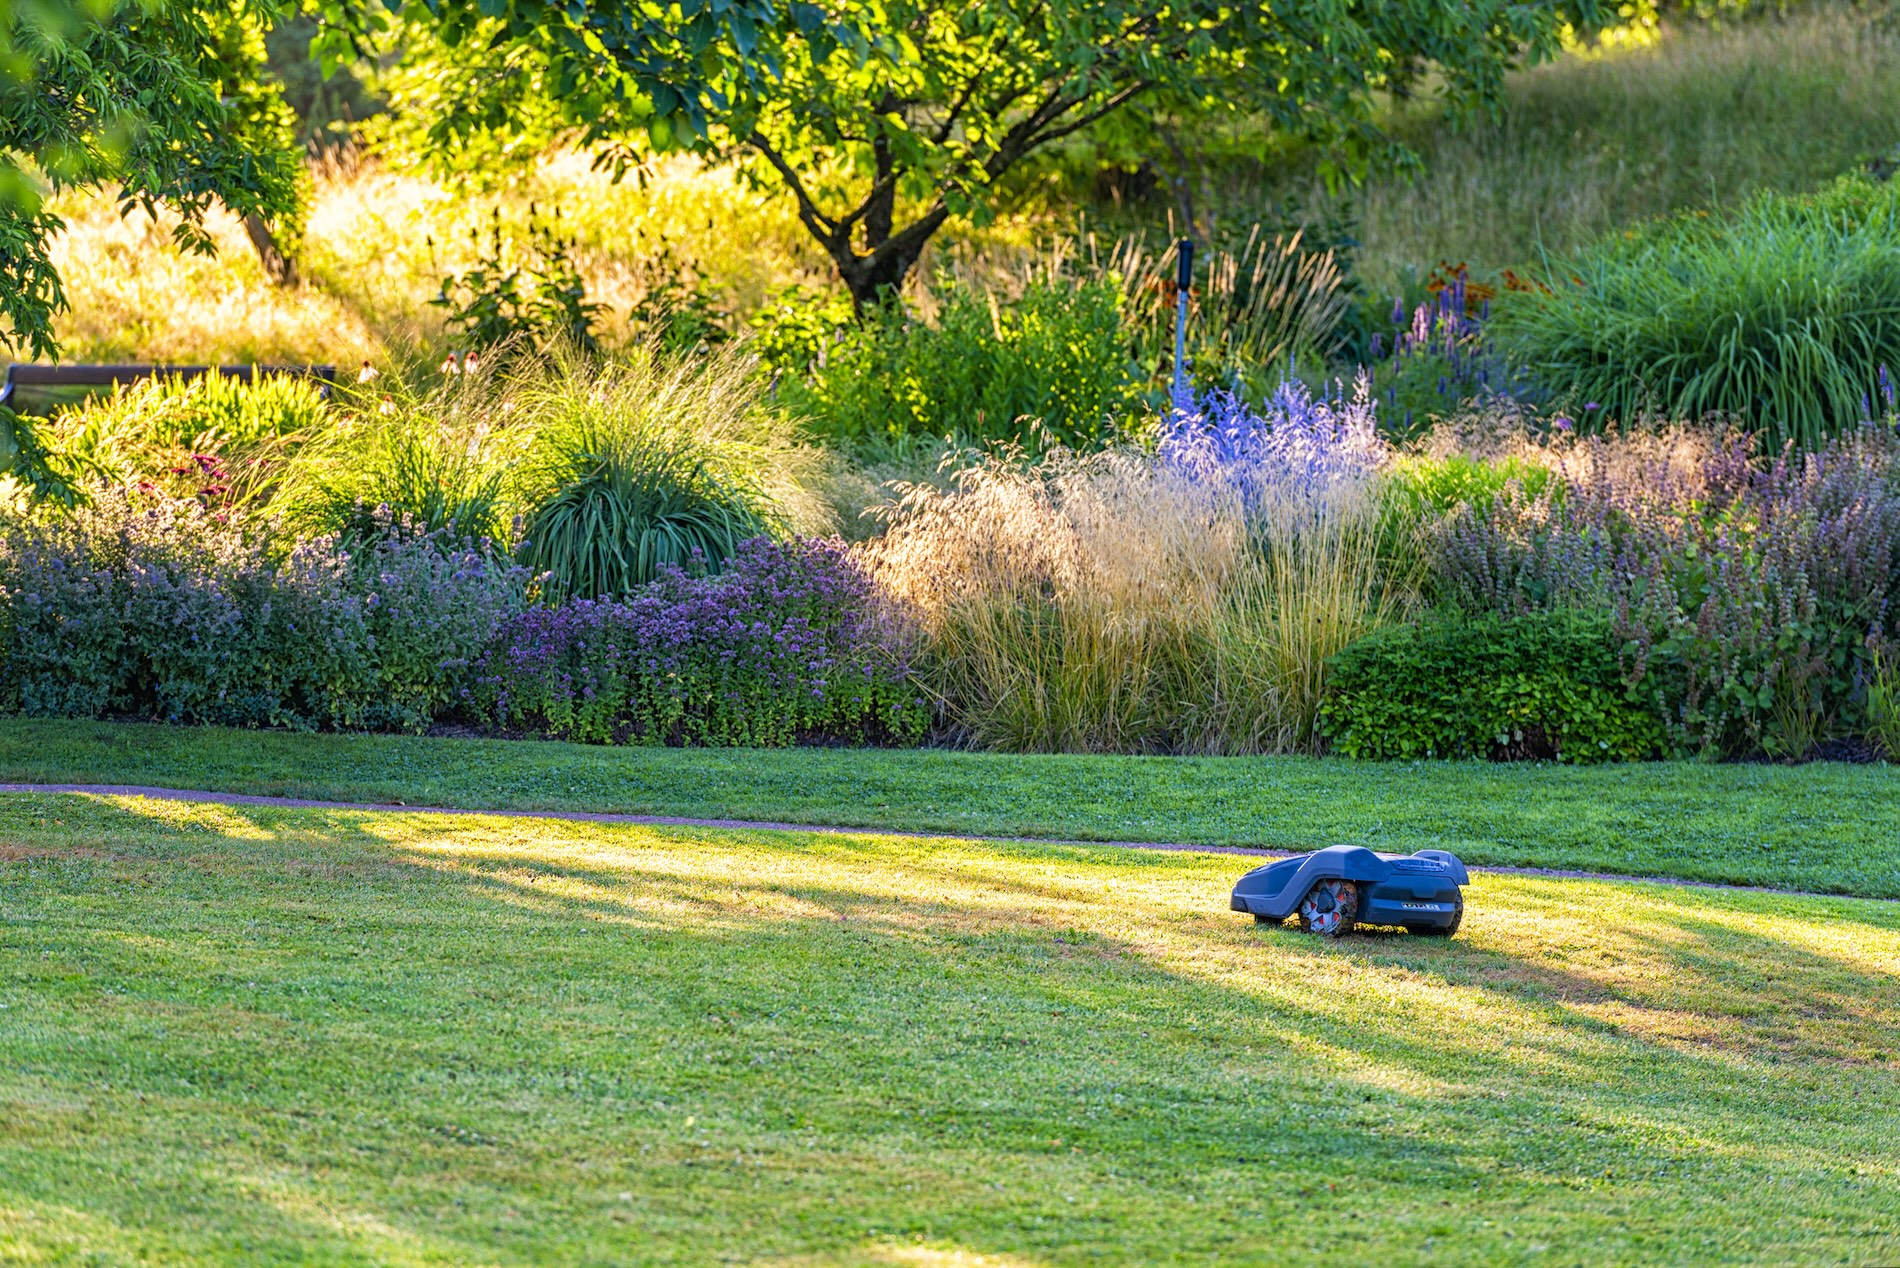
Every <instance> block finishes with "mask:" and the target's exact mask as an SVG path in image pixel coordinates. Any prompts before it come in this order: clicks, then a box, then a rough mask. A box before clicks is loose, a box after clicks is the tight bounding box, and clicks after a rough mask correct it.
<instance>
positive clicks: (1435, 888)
mask: <svg viewBox="0 0 1900 1268" xmlns="http://www.w3.org/2000/svg"><path fill="white" fill-rule="evenodd" d="M1470 883H1471V878H1470V877H1469V876H1467V875H1466V874H1465V865H1464V864H1463V863H1460V862H1459V861H1458V856H1457V855H1455V854H1449V853H1447V852H1446V851H1444V850H1420V851H1419V852H1418V853H1417V854H1375V853H1374V852H1373V851H1371V850H1368V849H1366V848H1365V847H1364V846H1359V845H1335V846H1330V847H1328V848H1327V849H1324V850H1315V851H1313V853H1311V854H1296V855H1294V856H1293V857H1292V858H1286V859H1276V860H1274V861H1273V862H1271V863H1268V864H1265V865H1264V866H1261V867H1256V868H1255V869H1254V870H1253V871H1251V872H1248V873H1247V874H1246V875H1245V876H1243V877H1241V878H1240V881H1239V883H1237V884H1236V885H1235V886H1234V899H1233V903H1232V906H1233V909H1234V910H1235V911H1244V912H1247V913H1248V914H1250V915H1251V916H1253V918H1254V919H1255V920H1256V921H1258V922H1260V923H1261V924H1266V923H1267V922H1269V921H1273V922H1278V921H1282V920H1285V919H1286V918H1287V917H1288V916H1291V915H1293V914H1295V913H1296V912H1297V913H1298V914H1299V917H1300V928H1301V929H1303V930H1305V931H1306V932H1307V933H1317V934H1322V935H1324V936H1326V937H1329V938H1337V937H1339V936H1340V935H1341V934H1346V933H1351V932H1352V931H1353V928H1354V926H1356V925H1399V926H1402V927H1403V928H1405V929H1407V930H1409V931H1410V932H1412V933H1428V934H1437V935H1439V936H1441V937H1450V936H1451V935H1452V934H1454V933H1457V932H1458V924H1459V922H1460V921H1461V920H1463V919H1464V915H1465V895H1464V886H1466V885H1468V884H1470Z"/></svg>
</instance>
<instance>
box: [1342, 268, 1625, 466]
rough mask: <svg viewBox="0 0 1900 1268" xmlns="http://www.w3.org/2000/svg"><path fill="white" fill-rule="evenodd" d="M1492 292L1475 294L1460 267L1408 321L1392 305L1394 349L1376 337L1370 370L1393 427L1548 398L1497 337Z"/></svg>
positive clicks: (1397, 304)
mask: <svg viewBox="0 0 1900 1268" xmlns="http://www.w3.org/2000/svg"><path fill="white" fill-rule="evenodd" d="M1490 292H1491V288H1489V287H1479V288H1477V289H1476V290H1475V292H1474V290H1473V288H1472V286H1471V282H1470V279H1469V277H1468V275H1467V274H1466V273H1465V271H1464V269H1463V268H1462V267H1460V268H1458V269H1455V270H1452V271H1450V273H1449V276H1448V277H1447V279H1446V281H1445V282H1444V284H1443V285H1442V286H1440V287H1439V289H1438V290H1436V291H1435V292H1434V293H1433V294H1432V296H1431V298H1429V299H1428V300H1426V301H1425V302H1424V303H1421V304H1419V305H1417V306H1416V307H1415V308H1413V309H1412V311H1411V313H1410V314H1409V315H1408V314H1407V313H1406V309H1405V302H1404V301H1403V300H1402V299H1396V298H1395V299H1394V300H1393V301H1392V331H1391V335H1390V342H1389V344H1388V340H1387V336H1386V335H1385V334H1383V333H1378V332H1375V333H1374V334H1373V336H1372V338H1371V340H1370V342H1369V344H1368V346H1367V353H1368V355H1369V359H1370V360H1369V364H1368V366H1367V367H1366V370H1365V374H1366V375H1367V377H1368V379H1369V380H1370V382H1371V385H1372V387H1371V390H1372V395H1373V397H1374V398H1375V399H1377V400H1378V401H1379V402H1380V403H1381V404H1382V405H1383V406H1384V407H1385V409H1386V416H1387V420H1388V421H1387V426H1388V427H1390V426H1394V425H1396V426H1397V427H1398V428H1399V430H1401V431H1402V432H1404V433H1410V432H1411V431H1412V429H1413V426H1414V424H1415V422H1417V421H1419V420H1420V418H1421V411H1422V415H1423V416H1430V415H1433V414H1439V415H1443V414H1448V413H1450V412H1451V411H1453V410H1454V409H1456V408H1457V407H1458V406H1460V405H1462V404H1464V403H1465V402H1467V401H1470V400H1472V399H1474V398H1481V397H1492V396H1505V397H1510V398H1512V399H1515V400H1519V401H1526V402H1537V401H1541V400H1542V399H1543V398H1544V397H1545V396H1546V393H1545V391H1544V390H1543V388H1542V387H1541V386H1540V385H1539V384H1537V382H1536V381H1535V380H1534V379H1533V378H1531V377H1530V376H1529V375H1528V374H1527V373H1526V372H1525V371H1524V369H1523V368H1522V367H1520V366H1518V365H1515V364H1514V363H1513V362H1512V361H1511V360H1510V359H1509V358H1507V357H1506V356H1504V355H1503V353H1502V352H1500V351H1499V349H1498V347H1497V344H1496V341H1495V340H1494V339H1493V338H1492V337H1491V334H1490V332H1489V330H1488V324H1489V322H1490V318H1491V300H1490V298H1489V296H1490ZM1480 297H1482V298H1480ZM1473 300H1477V301H1478V303H1477V311H1476V312H1473V311H1472V301H1473ZM1589 408H1591V409H1595V408H1596V407H1595V406H1590V407H1589ZM1565 421H1566V422H1567V421H1568V420H1565ZM1592 421H1594V420H1592Z"/></svg>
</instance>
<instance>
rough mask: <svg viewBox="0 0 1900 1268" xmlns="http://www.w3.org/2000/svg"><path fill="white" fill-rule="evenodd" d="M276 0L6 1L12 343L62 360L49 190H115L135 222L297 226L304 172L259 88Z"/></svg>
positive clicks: (7, 340)
mask: <svg viewBox="0 0 1900 1268" xmlns="http://www.w3.org/2000/svg"><path fill="white" fill-rule="evenodd" d="M277 8H278V5H277V2H276V0H0V347H6V348H10V349H24V350H25V351H27V352H28V353H29V354H31V355H33V356H40V357H47V356H52V355H54V353H55V352H56V351H57V349H56V345H55V341H54V338H53V327H52V323H53V318H54V317H55V316H56V315H57V314H58V312H59V311H60V310H61V309H62V308H63V307H64V305H65V294H64V291H63V289H62V288H61V285H60V279H59V274H58V271H57V270H56V269H55V268H54V267H53V263H52V260H51V259H50V258H49V256H48V253H47V242H48V239H49V238H50V237H51V236H52V235H53V234H54V233H57V232H58V231H59V229H60V228H61V223H60V221H59V218H58V217H57V216H55V215H54V214H53V213H52V212H50V211H48V210H47V208H46V192H47V191H48V190H49V189H52V190H58V189H61V188H64V187H67V186H87V185H102V184H116V185H117V187H118V197H119V202H120V205H121V208H122V210H124V211H125V212H127V213H130V212H131V211H133V210H135V209H142V210H144V211H146V212H148V213H151V214H154V215H156V214H157V212H158V210H159V208H161V207H167V208H170V209H171V210H173V211H175V212H177V213H178V215H179V220H178V223H177V225H176V226H175V227H174V228H173V231H172V232H173V236H174V237H175V238H176V239H177V241H178V243H179V244H180V245H181V246H183V247H185V248H187V249H190V250H195V251H204V252H208V251H210V250H211V240H210V238H209V236H208V235H207V234H206V233H205V230H204V214H205V212H206V211H207V210H208V209H209V208H210V207H211V205H212V204H213V203H214V202H221V203H223V204H224V205H226V206H227V207H229V208H230V209H231V210H232V211H234V212H236V213H237V214H238V215H241V216H253V215H254V216H258V217H260V218H262V219H264V220H267V221H270V220H277V221H284V220H294V217H295V213H296V211H297V207H298V187H297V181H298V175H299V172H300V171H301V161H300V155H299V154H298V152H297V151H296V150H295V149H294V148H293V147H292V146H291V144H290V143H289V129H288V126H287V116H286V115H285V114H284V113H283V112H282V109H281V102H276V103H275V104H273V101H272V99H271V98H270V97H269V96H268V94H266V93H264V92H263V91H262V90H261V89H260V87H259V85H258V83H257V81H256V71H257V66H258V64H259V63H260V62H261V57H262V46H261V42H260V41H259V36H258V32H260V31H261V30H262V28H263V26H264V24H265V23H266V22H267V21H268V20H269V19H270V18H271V17H272V16H273V14H274V13H275V12H276V11H277Z"/></svg>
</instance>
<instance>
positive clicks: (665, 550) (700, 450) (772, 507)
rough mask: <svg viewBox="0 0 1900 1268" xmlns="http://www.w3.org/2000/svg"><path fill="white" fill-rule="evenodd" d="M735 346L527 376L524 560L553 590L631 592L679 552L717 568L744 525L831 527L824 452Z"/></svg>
mask: <svg viewBox="0 0 1900 1268" xmlns="http://www.w3.org/2000/svg"><path fill="white" fill-rule="evenodd" d="M749 371H750V366H749V363H747V362H745V361H743V360H741V359H739V358H737V357H735V356H731V355H718V356H712V357H689V358H683V359H676V358H670V357H666V356H662V355H659V354H655V353H651V352H641V353H636V354H634V355H633V356H631V357H629V358H628V359H626V360H624V361H619V362H614V363H590V362H587V361H584V360H582V359H580V358H578V357H574V356H569V355H563V356H557V357H556V358H555V359H554V360H553V361H552V362H551V363H549V364H548V365H547V366H546V367H544V368H543V369H541V370H540V371H537V372H536V373H534V374H533V375H531V376H530V377H528V378H526V379H524V380H522V381H520V382H518V383H517V384H516V385H515V386H514V388H513V389H512V390H513V393H514V396H513V399H514V402H515V404H516V407H517V408H518V409H519V411H520V413H521V414H522V416H523V418H524V420H525V422H526V424H527V425H528V426H529V427H531V428H532V429H533V432H534V442H533V445H532V447H531V449H530V450H529V453H528V458H527V462H526V465H525V467H524V470H523V474H522V490H523V493H522V505H523V510H524V519H523V524H522V543H521V547H520V559H521V562H522V563H524V564H526V565H527V566H528V567H529V569H530V570H531V571H534V572H536V573H545V574H546V579H545V582H544V585H543V593H544V596H545V597H546V598H548V599H550V600H559V599H565V598H590V599H591V598H597V597H599V596H601V595H619V594H625V593H626V592H628V591H629V590H631V589H633V588H634V587H635V586H639V585H642V584H644V583H646V582H648V581H651V580H652V579H653V578H654V577H655V576H656V575H657V574H658V573H659V571H660V569H661V568H662V567H664V566H666V565H668V564H678V565H682V566H685V565H689V564H692V563H693V562H694V561H695V560H696V559H697V560H699V561H700V562H702V563H703V565H704V566H706V567H708V568H712V569H717V568H718V567H719V566H720V565H721V564H722V563H723V562H724V561H725V560H726V559H727V558H728V557H729V556H730V555H731V554H732V552H733V550H734V549H735V548H736V547H737V546H738V545H739V543H740V542H742V541H745V540H746V539H747V538H750V537H756V536H759V535H760V534H762V533H782V532H786V531H790V530H795V529H815V528H822V527H827V526H828V525H827V523H826V522H825V520H826V513H825V512H824V511H823V510H822V509H821V508H820V505H819V503H818V502H817V500H816V499H815V498H814V497H812V496H811V495H810V494H809V493H808V492H807V488H808V486H809V483H810V482H811V480H812V479H813V477H815V476H816V475H817V473H818V472H819V470H820V469H821V466H822V463H823V456H822V454H821V453H820V452H819V451H817V450H815V449H812V448H810V447H809V446H806V445H805V444H804V443H803V441H802V438H801V436H800V434H799V433H798V431H797V430H796V428H794V427H793V426H792V425H791V424H789V423H788V422H787V421H786V420H785V419H784V418H783V417H782V416H781V415H780V414H778V413H777V412H776V411H775V410H774V409H773V408H772V407H771V406H770V405H769V404H768V403H767V402H766V401H765V399H764V397H763V388H762V386H761V385H760V383H759V382H758V380H757V379H756V378H755V377H754V376H753V375H751V374H750V372H749Z"/></svg>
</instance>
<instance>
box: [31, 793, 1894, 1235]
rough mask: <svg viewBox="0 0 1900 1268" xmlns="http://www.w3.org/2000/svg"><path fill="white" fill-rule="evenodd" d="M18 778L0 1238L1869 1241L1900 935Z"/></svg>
mask: <svg viewBox="0 0 1900 1268" xmlns="http://www.w3.org/2000/svg"><path fill="white" fill-rule="evenodd" d="M1243 866H1244V861H1242V860H1236V859H1233V858H1228V857H1216V856H1205V855H1183V854H1176V853H1162V852H1137V851H1124V850H1113V849H1105V848H1102V847H1094V848H1090V847H1076V846H1054V845H1012V846H999V845H988V844H978V843H970V842H957V841H946V840H914V839H893V838H888V837H886V838H880V837H875V836H825V835H814V834H799V833H772V832H730V831H712V830H705V829H686V828H670V829H652V828H640V827H622V826H614V827H603V826H593V825H575V824H559V823H547V822H534V821H528V820H521V819H506V818H492V817H462V818H443V817H434V816H422V815H410V814H404V813H402V812H400V811H390V812H380V811H377V812H343V811H332V810H285V809H277V808H268V809H265V808H231V807H218V806H188V805H183V804H178V803H165V802H148V801H141V800H137V799H114V798H101V799H94V798H81V797H53V796H13V797H6V798H3V799H0V1258H10V1259H15V1260H21V1261H25V1262H42V1261H53V1262H60V1261H84V1262H105V1263H123V1262H193V1263H220V1262H223V1263H244V1264H254V1263H267V1262H299V1263H349V1262H377V1263H399V1264H408V1263H418V1264H420V1263H457V1264H462V1263H497V1264H512V1263H527V1262H563V1263H571V1262H596V1263H695V1264H697V1263H710V1262H753V1263H801V1264H804V1263H814V1264H825V1263H893V1264H925V1265H931V1264H1005V1265H1030V1264H1065V1263H1079V1262H1085V1261H1107V1262H1144V1261H1165V1262H1210V1261H1213V1260H1216V1259H1218V1260H1221V1261H1223V1262H1242V1261H1252V1262H1262V1263H1277V1262H1285V1261H1286V1260H1288V1259H1306V1258H1313V1259H1322V1258H1323V1259H1334V1258H1342V1257H1343V1258H1350V1259H1352V1260H1354V1261H1358V1262H1370V1263H1380V1262H1447V1263H1473V1262H1501V1261H1520V1260H1522V1261H1531V1262H1556V1263H1595V1262H1604V1263H1620V1264H1627V1263H1638V1262H1690V1261H1694V1262H1751V1261H1752V1262H1777V1263H1790V1262H1803V1261H1810V1262H1892V1261H1893V1260H1895V1259H1896V1258H1900V1168H1897V1167H1896V1162H1895V1155H1894V1153H1893V1151H1892V1149H1891V1142H1892V1140H1893V1139H1894V1137H1895V1134H1896V1132H1897V1131H1900V1102H1896V1100H1895V1098H1894V1097H1893V1095H1892V1089H1893V1087H1894V1085H1895V1082H1894V1081H1895V1076H1896V1072H1897V1067H1900V988H1897V987H1896V981H1897V980H1900V979H1897V976H1896V975H1900V908H1896V907H1894V906H1893V905H1890V904H1886V903H1876V902H1866V901H1860V900H1853V899H1808V898H1791V897H1786V896H1775V895H1763V894H1747V893H1738V892H1718V891H1708V890H1695V889H1685V888H1680V887H1669V886H1659V885H1645V884H1640V883H1623V882H1617V883H1608V882H1595V881H1572V880H1559V879H1553V878H1534V877H1500V876H1483V877H1479V878H1478V879H1477V880H1476V882H1475V883H1474V885H1473V886H1472V888H1471V890H1470V893H1469V900H1470V901H1469V909H1468V916H1467V919H1466V922H1465V928H1464V931H1463V932H1462V933H1461V934H1460V935H1459V936H1458V937H1457V938H1456V939H1454V940H1451V941H1445V940H1439V939H1428V938H1415V937H1410V936H1407V935H1402V934H1391V935H1386V934H1369V935H1361V936H1355V937H1352V938H1349V939H1345V940H1343V941H1340V942H1338V943H1327V942H1322V941H1318V940H1314V939H1309V938H1306V937H1304V936H1302V935H1300V934H1299V933H1297V932H1294V931H1290V930H1281V929H1267V928H1260V927H1256V926H1255V925H1254V924H1253V923H1252V922H1250V921H1247V920H1245V919H1243V918H1241V917H1239V916H1236V915H1234V914H1232V913H1230V912H1229V911H1228V910H1227V909H1226V899H1227V891H1228V887H1229V885H1230V884H1231V882H1232V880H1233V878H1234V876H1235V874H1236V873H1237V872H1238V871H1239V870H1240V869H1241V868H1242V867H1243Z"/></svg>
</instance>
